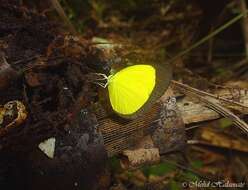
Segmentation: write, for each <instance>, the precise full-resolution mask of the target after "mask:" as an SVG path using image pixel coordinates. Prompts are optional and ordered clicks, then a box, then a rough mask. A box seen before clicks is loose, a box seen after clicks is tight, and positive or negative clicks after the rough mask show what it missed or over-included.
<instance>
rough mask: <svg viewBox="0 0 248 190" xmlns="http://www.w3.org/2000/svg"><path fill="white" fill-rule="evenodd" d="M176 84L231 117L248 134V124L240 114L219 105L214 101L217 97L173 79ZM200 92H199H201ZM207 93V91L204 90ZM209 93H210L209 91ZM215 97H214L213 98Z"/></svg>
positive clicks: (185, 91)
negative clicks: (237, 114)
mask: <svg viewBox="0 0 248 190" xmlns="http://www.w3.org/2000/svg"><path fill="white" fill-rule="evenodd" d="M173 83H174V84H176V85H177V86H178V87H179V90H181V91H182V92H183V93H185V94H187V95H189V96H192V97H195V98H198V99H199V100H200V101H202V102H203V103H205V104H206V106H207V107H209V108H211V109H212V110H214V111H216V112H217V113H219V114H220V115H222V116H224V117H226V118H228V119H230V120H231V121H232V122H233V123H234V124H235V125H236V126H237V127H239V128H240V129H241V130H242V131H244V132H245V133H246V134H248V125H247V124H246V123H245V122H244V121H243V120H241V119H240V118H239V117H238V116H236V115H235V114H233V113H232V112H231V111H229V110H228V109H226V108H224V107H223V106H221V105H219V104H218V103H217V102H215V101H214V99H215V100H216V98H215V97H213V96H210V97H211V98H210V97H209V98H207V97H205V96H203V95H202V94H201V93H202V92H201V91H199V90H197V89H194V90H193V91H192V89H191V87H189V86H187V85H182V84H181V85H179V82H176V81H173ZM198 91H199V92H200V94H199V92H198ZM204 94H205V92H204ZM207 95H208V93H207ZM213 98H214V99H213Z"/></svg>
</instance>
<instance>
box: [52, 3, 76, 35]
mask: <svg viewBox="0 0 248 190" xmlns="http://www.w3.org/2000/svg"><path fill="white" fill-rule="evenodd" d="M50 1H51V3H52V5H53V7H54V8H55V10H56V11H57V13H58V14H59V16H60V17H61V18H62V19H63V21H64V22H65V24H66V25H67V26H68V28H69V29H70V32H71V33H72V34H73V35H77V31H76V29H75V28H74V26H73V25H72V23H71V22H70V20H69V19H68V17H67V16H66V14H65V11H64V9H63V8H62V6H61V5H60V3H59V2H58V0H50Z"/></svg>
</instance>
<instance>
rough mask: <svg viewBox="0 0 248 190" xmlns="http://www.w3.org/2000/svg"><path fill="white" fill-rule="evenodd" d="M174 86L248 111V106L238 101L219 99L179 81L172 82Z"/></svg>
mask: <svg viewBox="0 0 248 190" xmlns="http://www.w3.org/2000/svg"><path fill="white" fill-rule="evenodd" d="M172 84H173V85H174V86H175V87H176V88H179V89H184V90H187V91H190V92H193V93H196V94H198V95H200V96H208V97H211V98H214V99H217V100H220V101H223V102H224V103H226V104H229V105H234V106H238V107H241V108H242V109H246V110H248V106H246V105H244V104H241V103H239V102H237V101H233V100H228V99H226V98H223V97H219V96H217V95H214V94H210V93H208V92H204V91H202V90H199V89H196V88H193V87H191V86H189V85H186V84H183V83H180V82H178V81H174V80H172Z"/></svg>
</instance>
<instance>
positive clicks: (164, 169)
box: [142, 163, 176, 176]
mask: <svg viewBox="0 0 248 190" xmlns="http://www.w3.org/2000/svg"><path fill="white" fill-rule="evenodd" d="M175 169H176V167H175V166H174V165H172V164H169V163H161V164H158V165H153V166H145V167H144V168H143V169H142V171H143V173H144V174H145V175H146V176H149V175H156V176H162V175H164V174H166V173H169V172H172V171H174V170H175Z"/></svg>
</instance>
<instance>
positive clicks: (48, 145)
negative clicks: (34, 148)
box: [38, 137, 55, 158]
mask: <svg viewBox="0 0 248 190" xmlns="http://www.w3.org/2000/svg"><path fill="white" fill-rule="evenodd" d="M38 147H39V149H40V150H41V151H42V152H44V153H45V154H46V155H47V156H48V157H49V158H53V157H54V150H55V138H54V137H52V138H49V139H47V140H45V141H43V142H41V143H40V144H39V146H38Z"/></svg>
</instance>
